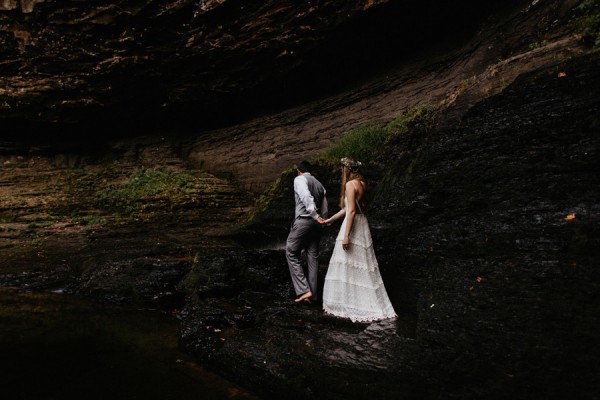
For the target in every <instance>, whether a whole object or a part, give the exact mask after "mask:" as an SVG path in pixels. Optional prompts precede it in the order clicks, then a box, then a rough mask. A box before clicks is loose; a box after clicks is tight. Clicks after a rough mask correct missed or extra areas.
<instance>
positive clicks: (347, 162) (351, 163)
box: [340, 157, 362, 171]
mask: <svg viewBox="0 0 600 400" xmlns="http://www.w3.org/2000/svg"><path fill="white" fill-rule="evenodd" d="M340 163H341V164H342V165H343V166H344V167H347V168H349V169H351V170H354V171H356V170H358V168H359V167H360V166H361V165H362V163H361V162H360V161H357V160H354V159H352V158H349V157H344V158H342V159H341V160H340Z"/></svg>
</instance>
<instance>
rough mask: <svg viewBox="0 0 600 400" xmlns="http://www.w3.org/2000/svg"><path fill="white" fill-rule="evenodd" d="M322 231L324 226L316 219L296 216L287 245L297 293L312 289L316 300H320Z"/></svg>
mask: <svg viewBox="0 0 600 400" xmlns="http://www.w3.org/2000/svg"><path fill="white" fill-rule="evenodd" d="M322 231H323V228H322V227H321V225H319V223H318V222H317V221H315V220H314V219H312V218H296V219H295V220H294V223H293V224H292V229H291V231H290V234H289V235H288V238H287V242H286V246H285V257H286V258H287V262H288V267H289V269H290V275H291V276H292V283H293V284H294V290H295V291H296V295H297V296H300V295H302V294H304V293H306V292H308V291H311V292H312V294H313V297H312V300H314V301H318V300H319V292H318V287H317V284H318V276H317V274H318V272H319V241H320V240H321V233H322ZM302 250H305V251H306V263H307V266H308V268H307V269H308V271H307V272H308V273H307V274H305V273H304V268H302V260H301V254H302ZM307 275H308V279H307Z"/></svg>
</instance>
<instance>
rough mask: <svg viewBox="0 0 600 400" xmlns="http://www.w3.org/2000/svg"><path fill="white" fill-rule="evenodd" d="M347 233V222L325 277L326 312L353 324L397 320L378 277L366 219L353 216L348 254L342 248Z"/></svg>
mask: <svg viewBox="0 0 600 400" xmlns="http://www.w3.org/2000/svg"><path fill="white" fill-rule="evenodd" d="M345 231H346V219H345V218H344V222H343V223H342V226H341V228H340V233H339V234H338V236H337V239H336V242H335V247H334V249H333V254H332V256H331V260H330V261H329V269H328V270H327V275H326V277H325V287H324V289H323V309H324V311H325V312H326V313H329V314H332V315H335V316H338V317H342V318H349V319H351V320H352V321H353V322H371V321H377V320H381V319H386V318H394V317H396V313H395V311H394V308H393V307H392V303H391V302H390V299H389V297H388V295H387V292H386V291H385V287H384V285H383V280H382V279H381V274H380V273H379V265H378V264H377V259H376V257H375V251H374V249H373V241H372V239H371V231H370V230H369V223H368V221H367V217H366V216H365V215H364V214H356V215H355V216H354V222H353V224H352V231H351V232H350V238H349V239H350V249H349V250H347V251H345V250H344V249H343V248H342V241H343V239H344V232H345Z"/></svg>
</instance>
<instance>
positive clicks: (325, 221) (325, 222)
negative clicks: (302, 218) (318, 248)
mask: <svg viewBox="0 0 600 400" xmlns="http://www.w3.org/2000/svg"><path fill="white" fill-rule="evenodd" d="M317 222H318V223H319V224H321V225H325V226H329V225H331V223H332V222H333V221H332V220H331V218H328V219H323V217H321V216H319V217H318V218H317Z"/></svg>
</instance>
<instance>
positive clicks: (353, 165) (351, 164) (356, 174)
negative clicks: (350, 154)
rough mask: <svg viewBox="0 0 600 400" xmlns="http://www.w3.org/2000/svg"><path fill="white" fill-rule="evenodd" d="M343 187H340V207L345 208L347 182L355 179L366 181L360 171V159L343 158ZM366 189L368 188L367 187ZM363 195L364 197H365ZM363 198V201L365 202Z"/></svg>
mask: <svg viewBox="0 0 600 400" xmlns="http://www.w3.org/2000/svg"><path fill="white" fill-rule="evenodd" d="M341 164H342V187H341V188H340V208H344V206H345V204H344V198H345V197H346V183H348V182H349V181H351V180H353V179H358V180H359V181H361V182H363V184H364V182H365V180H364V178H363V176H362V174H361V173H360V171H359V167H360V166H361V165H362V164H361V162H360V161H355V160H353V159H351V158H342V160H341ZM365 189H366V188H365ZM364 197H365V196H364V195H363V199H364ZM363 199H361V203H363V201H362V200H363Z"/></svg>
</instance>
